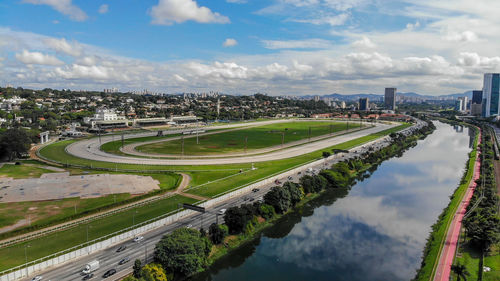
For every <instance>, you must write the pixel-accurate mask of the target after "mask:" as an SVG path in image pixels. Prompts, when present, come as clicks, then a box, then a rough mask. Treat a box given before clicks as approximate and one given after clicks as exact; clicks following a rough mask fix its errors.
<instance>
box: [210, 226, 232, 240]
mask: <svg viewBox="0 0 500 281" xmlns="http://www.w3.org/2000/svg"><path fill="white" fill-rule="evenodd" d="M227 233H228V227H227V226H226V225H220V224H216V223H212V224H211V225H210V227H209V228H208V237H210V241H212V243H214V244H216V245H218V244H220V243H222V241H224V237H226V235H227Z"/></svg>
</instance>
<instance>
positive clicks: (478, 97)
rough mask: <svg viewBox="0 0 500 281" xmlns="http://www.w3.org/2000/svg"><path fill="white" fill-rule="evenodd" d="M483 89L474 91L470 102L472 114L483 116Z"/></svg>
mask: <svg viewBox="0 0 500 281" xmlns="http://www.w3.org/2000/svg"><path fill="white" fill-rule="evenodd" d="M482 103H483V91H472V102H471V104H470V114H471V115H474V116H481V115H482V109H483V105H482Z"/></svg>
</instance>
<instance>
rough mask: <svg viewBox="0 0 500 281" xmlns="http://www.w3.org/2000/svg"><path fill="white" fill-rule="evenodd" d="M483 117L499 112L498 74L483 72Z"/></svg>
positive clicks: (499, 91)
mask: <svg viewBox="0 0 500 281" xmlns="http://www.w3.org/2000/svg"><path fill="white" fill-rule="evenodd" d="M483 102H485V107H484V109H485V110H484V112H483V116H484V117H489V116H495V115H498V114H499V111H500V108H499V105H500V74H499V73H485V74H484V84H483Z"/></svg>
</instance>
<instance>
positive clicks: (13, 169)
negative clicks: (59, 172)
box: [0, 164, 54, 179]
mask: <svg viewBox="0 0 500 281" xmlns="http://www.w3.org/2000/svg"><path fill="white" fill-rule="evenodd" d="M46 173H54V171H51V170H48V169H44V168H41V167H39V166H34V165H32V164H28V165H24V164H23V165H11V164H4V165H3V166H2V167H1V168H0V179H1V178H3V177H7V178H14V179H26V178H39V177H40V176H41V175H42V174H46Z"/></svg>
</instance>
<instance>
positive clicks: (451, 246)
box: [433, 133, 481, 281]
mask: <svg viewBox="0 0 500 281" xmlns="http://www.w3.org/2000/svg"><path fill="white" fill-rule="evenodd" d="M480 143H481V133H479V142H478V147H479V144H480ZM479 153H480V151H479V149H478V150H477V157H476V162H475V163H474V175H473V177H472V180H471V182H470V184H469V187H468V188H467V191H466V193H465V195H464V197H463V198H462V202H461V203H460V205H459V206H458V208H457V212H456V213H455V215H454V217H453V221H452V222H451V224H450V228H449V229H448V233H447V234H446V241H445V244H444V247H443V249H442V250H441V256H440V257H439V264H438V266H437V269H436V274H435V275H434V279H433V280H434V281H449V280H450V273H451V266H452V264H453V259H454V258H455V251H456V249H457V245H458V239H459V236H460V227H461V225H462V219H463V217H464V215H465V213H466V208H467V206H468V205H469V202H470V199H471V198H472V194H473V193H474V190H475V188H476V180H477V179H478V178H479V175H480V169H481V161H480V159H479Z"/></svg>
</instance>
